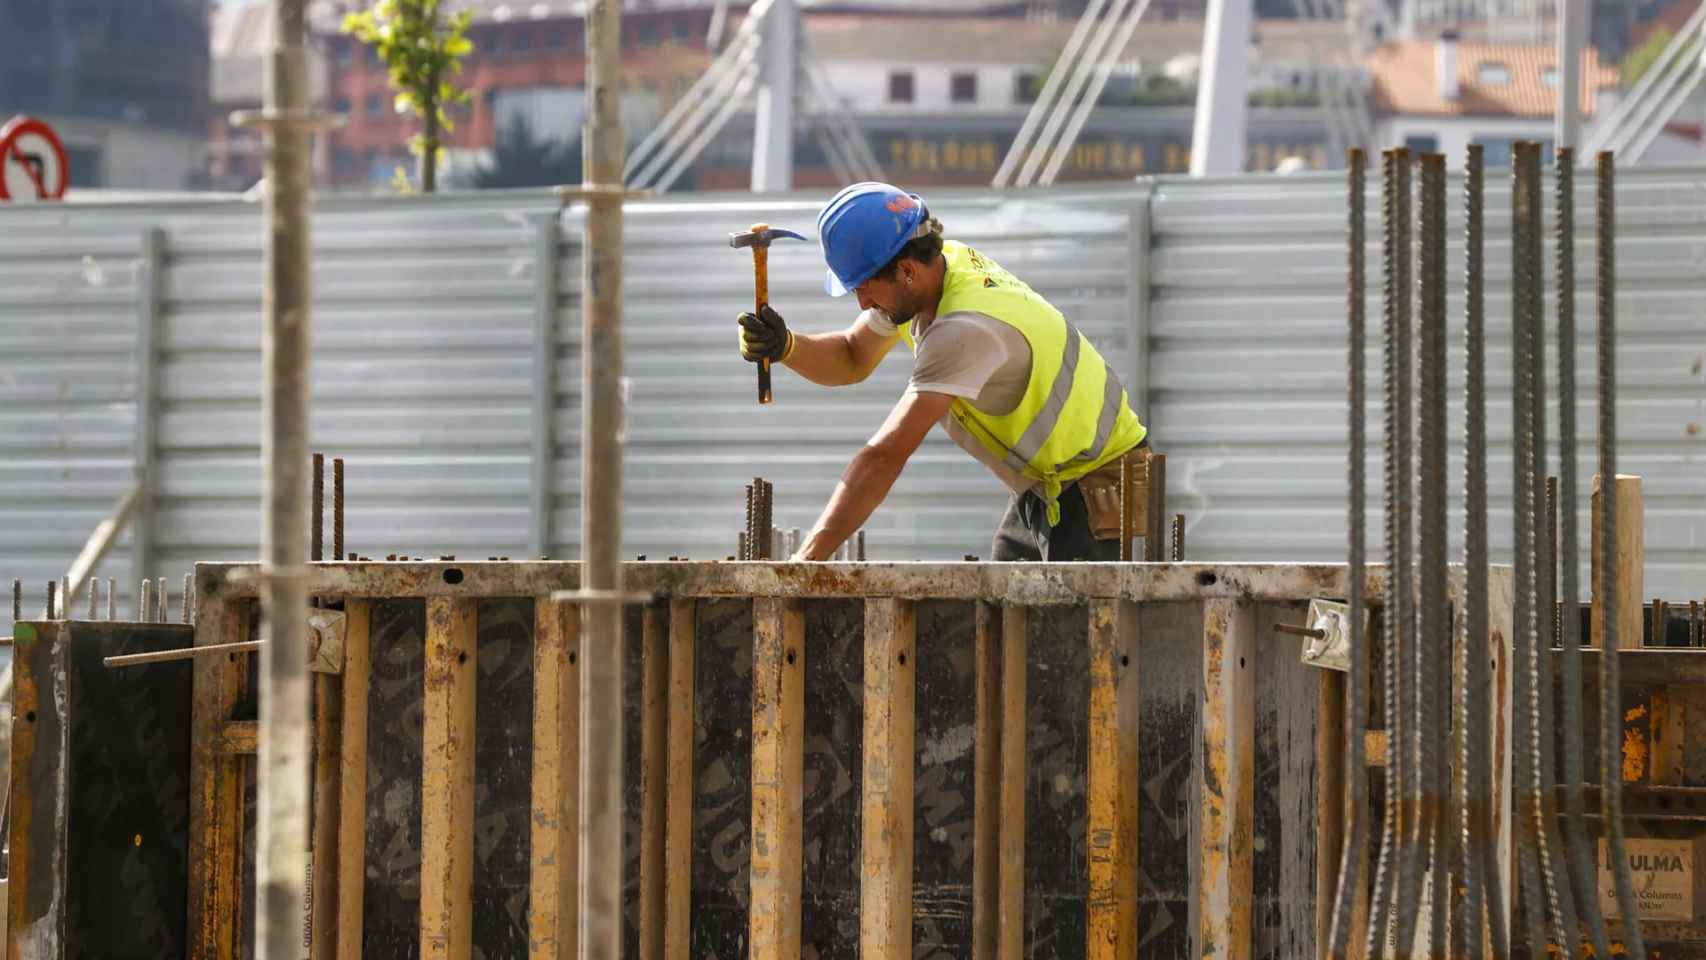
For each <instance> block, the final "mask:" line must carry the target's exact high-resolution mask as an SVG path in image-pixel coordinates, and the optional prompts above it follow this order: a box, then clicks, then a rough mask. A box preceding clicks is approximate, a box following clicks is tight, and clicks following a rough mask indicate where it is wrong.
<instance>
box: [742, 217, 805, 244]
mask: <svg viewBox="0 0 1706 960" xmlns="http://www.w3.org/2000/svg"><path fill="white" fill-rule="evenodd" d="M782 239H786V240H804V239H806V238H805V237H802V236H800V235H799V234H797V233H795V232H794V231H792V230H783V229H781V228H780V227H772V226H771V225H770V224H768V223H755V224H753V225H752V229H750V230H746V231H743V232H741V233H731V234H729V246H731V247H736V248H739V247H768V246H770V242H771V241H772V240H782Z"/></svg>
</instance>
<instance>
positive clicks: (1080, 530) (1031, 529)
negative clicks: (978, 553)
mask: <svg viewBox="0 0 1706 960" xmlns="http://www.w3.org/2000/svg"><path fill="white" fill-rule="evenodd" d="M990 556H992V557H993V558H994V559H996V560H1118V559H1119V558H1120V542H1119V540H1118V539H1117V538H1116V539H1112V540H1097V539H1096V538H1094V537H1092V536H1090V512H1089V510H1088V508H1086V507H1085V506H1084V494H1083V493H1081V492H1079V490H1078V484H1076V483H1074V484H1072V485H1071V486H1068V487H1067V488H1066V489H1064V490H1062V491H1060V522H1059V523H1057V524H1055V525H1054V527H1053V528H1050V527H1049V525H1048V504H1046V503H1044V502H1043V498H1042V497H1041V496H1039V495H1038V494H1036V493H1035V492H1027V493H1023V494H1019V495H1018V496H1015V497H1014V498H1013V501H1012V502H1011V503H1009V504H1008V505H1007V515H1006V516H1005V517H1002V518H1001V526H999V527H997V528H996V530H995V541H994V543H993V544H992V545H991V546H990Z"/></svg>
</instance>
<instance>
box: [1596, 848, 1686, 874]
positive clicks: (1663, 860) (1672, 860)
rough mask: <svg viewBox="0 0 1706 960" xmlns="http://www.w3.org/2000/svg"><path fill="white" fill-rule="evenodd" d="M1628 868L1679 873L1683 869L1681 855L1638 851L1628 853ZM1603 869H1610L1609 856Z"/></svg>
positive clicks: (1637, 871)
mask: <svg viewBox="0 0 1706 960" xmlns="http://www.w3.org/2000/svg"><path fill="white" fill-rule="evenodd" d="M1628 858H1629V870H1630V871H1631V872H1633V873H1680V872H1681V871H1682V870H1683V869H1685V868H1684V867H1683V865H1682V857H1681V856H1679V855H1677V854H1674V853H1661V852H1650V853H1649V852H1640V853H1630V854H1629V855H1628ZM1604 866H1605V869H1607V870H1610V869H1612V866H1611V858H1610V857H1609V856H1607V857H1606V858H1605V863H1604Z"/></svg>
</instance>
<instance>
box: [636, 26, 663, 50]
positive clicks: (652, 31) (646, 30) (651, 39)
mask: <svg viewBox="0 0 1706 960" xmlns="http://www.w3.org/2000/svg"><path fill="white" fill-rule="evenodd" d="M637 32H638V34H639V41H640V46H642V47H655V46H657V45H658V44H659V43H662V42H663V35H662V32H661V31H659V30H658V25H657V24H656V23H642V24H640V29H639V30H638V31H637Z"/></svg>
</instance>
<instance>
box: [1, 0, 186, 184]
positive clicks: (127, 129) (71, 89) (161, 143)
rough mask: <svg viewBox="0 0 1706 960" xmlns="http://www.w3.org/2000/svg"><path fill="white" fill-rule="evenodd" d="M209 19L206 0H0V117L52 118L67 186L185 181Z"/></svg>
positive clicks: (51, 121) (175, 182)
mask: <svg viewBox="0 0 1706 960" xmlns="http://www.w3.org/2000/svg"><path fill="white" fill-rule="evenodd" d="M208 17H209V2H208V0H78V2H77V3H69V2H62V0H60V2H51V0H50V2H37V3H22V2H11V3H0V122H3V121H4V119H5V118H7V117H10V116H12V115H14V114H30V115H32V116H36V117H39V118H41V119H43V120H46V121H47V122H48V123H50V124H52V125H53V126H54V127H55V129H57V130H58V131H59V133H60V136H61V138H62V139H64V140H65V145H66V150H67V153H68V155H69V160H70V167H71V169H70V184H71V187H72V189H74V190H75V189H78V188H94V187H104V188H122V189H150V190H172V189H183V188H185V187H189V186H194V185H196V183H197V180H198V177H199V172H200V171H201V169H202V168H203V165H204V158H203V151H202V137H203V132H204V130H205V128H206V122H207V121H206V118H207V114H208V63H209V44H208Z"/></svg>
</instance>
